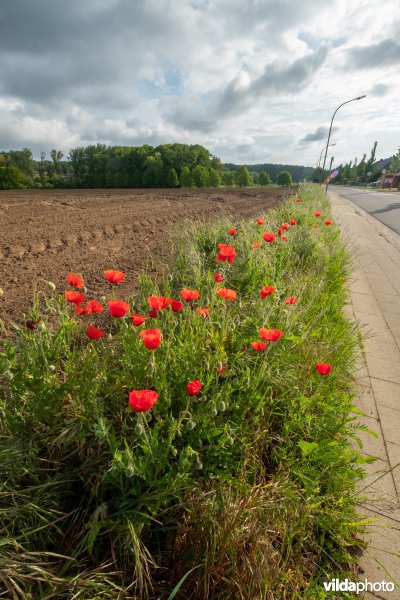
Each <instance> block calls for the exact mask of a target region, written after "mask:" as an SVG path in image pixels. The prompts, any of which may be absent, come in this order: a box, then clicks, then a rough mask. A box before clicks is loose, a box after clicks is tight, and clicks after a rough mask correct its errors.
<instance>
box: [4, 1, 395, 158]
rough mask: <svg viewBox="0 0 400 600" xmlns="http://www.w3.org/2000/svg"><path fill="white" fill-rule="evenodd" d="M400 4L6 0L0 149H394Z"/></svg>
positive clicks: (356, 152) (266, 154)
mask: <svg viewBox="0 0 400 600" xmlns="http://www.w3.org/2000/svg"><path fill="white" fill-rule="evenodd" d="M399 92H400V16H399V11H398V0H352V1H349V0H329V2H328V1H327V0H69V1H68V2H63V1H61V0H58V1H56V0H35V1H33V0H1V3H0V149H3V150H8V149H10V148H11V149H20V148H23V147H24V146H28V147H30V148H31V149H32V151H33V152H34V155H35V157H38V156H39V154H40V151H42V150H43V151H46V152H47V153H49V151H50V150H51V148H56V149H61V150H62V151H63V152H64V154H65V155H68V152H69V149H70V148H74V147H76V146H79V145H87V144H92V143H97V142H101V143H105V144H110V145H117V144H118V145H119V144H122V145H133V146H136V145H142V144H145V143H146V144H150V145H158V144H162V143H170V142H182V143H188V144H193V143H199V144H202V145H204V146H206V147H207V148H208V149H210V150H211V152H212V153H214V154H216V155H217V156H219V157H220V158H221V159H222V161H223V162H235V163H239V164H243V163H257V162H259V163H261V162H275V163H289V164H303V165H310V166H314V165H315V164H316V162H317V161H318V157H319V155H320V152H321V149H322V148H323V146H324V144H325V143H326V137H327V131H328V127H329V123H330V119H331V116H332V113H333V111H334V110H335V108H336V107H337V106H338V105H339V104H341V103H342V102H344V101H345V100H349V99H351V98H354V97H356V96H360V95H362V94H367V98H365V99H363V100H360V101H357V102H352V103H350V104H348V105H346V106H344V107H343V108H341V109H340V111H338V113H337V116H336V117H335V130H334V133H333V136H332V139H331V141H332V142H335V143H336V146H335V147H333V148H332V152H333V151H334V152H333V153H334V156H335V159H336V160H335V163H336V162H341V161H346V160H349V159H351V158H352V159H354V158H355V157H356V156H357V157H358V158H359V159H361V157H362V154H363V153H364V152H366V153H367V154H368V155H369V153H370V150H371V147H372V145H373V143H374V141H375V140H377V141H378V149H377V158H383V157H387V156H390V155H392V154H394V153H395V152H396V151H397V148H398V146H400V137H399V115H400V93H399Z"/></svg>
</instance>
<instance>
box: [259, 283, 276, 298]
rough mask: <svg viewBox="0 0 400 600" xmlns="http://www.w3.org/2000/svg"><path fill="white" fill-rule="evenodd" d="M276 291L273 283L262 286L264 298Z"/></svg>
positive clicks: (262, 296) (261, 293) (261, 294)
mask: <svg viewBox="0 0 400 600" xmlns="http://www.w3.org/2000/svg"><path fill="white" fill-rule="evenodd" d="M274 291H275V288H274V287H272V285H264V287H262V288H261V291H260V296H261V298H262V299H263V300H264V298H266V297H267V296H270V295H271V294H273V293H274Z"/></svg>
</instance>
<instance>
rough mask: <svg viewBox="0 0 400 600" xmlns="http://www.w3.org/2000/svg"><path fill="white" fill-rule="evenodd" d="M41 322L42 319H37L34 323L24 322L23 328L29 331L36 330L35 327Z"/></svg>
mask: <svg viewBox="0 0 400 600" xmlns="http://www.w3.org/2000/svg"><path fill="white" fill-rule="evenodd" d="M41 320H42V317H39V318H38V319H36V321H25V326H26V327H27V328H28V329H30V330H31V331H33V330H34V329H36V325H37V324H38V323H40V321H41Z"/></svg>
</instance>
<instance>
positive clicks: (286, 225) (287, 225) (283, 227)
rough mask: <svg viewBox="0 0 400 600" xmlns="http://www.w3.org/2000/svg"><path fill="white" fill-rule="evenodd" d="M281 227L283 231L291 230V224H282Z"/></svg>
mask: <svg viewBox="0 0 400 600" xmlns="http://www.w3.org/2000/svg"><path fill="white" fill-rule="evenodd" d="M281 227H282V229H286V230H288V229H289V223H282V225H281Z"/></svg>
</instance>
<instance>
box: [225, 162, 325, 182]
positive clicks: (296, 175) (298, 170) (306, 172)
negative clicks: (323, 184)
mask: <svg viewBox="0 0 400 600" xmlns="http://www.w3.org/2000/svg"><path fill="white" fill-rule="evenodd" d="M242 166H243V165H235V164H234V163H224V167H225V169H227V170H228V171H237V170H238V169H240V167H242ZM244 166H245V167H247V168H248V170H249V171H250V173H251V172H252V171H253V172H256V173H261V171H266V172H267V173H268V174H269V175H270V177H271V179H272V181H273V182H275V181H276V177H277V175H278V173H280V172H281V171H289V173H290V174H291V176H292V179H293V181H303V179H309V180H311V179H312V177H313V174H314V171H315V169H314V168H313V167H303V166H301V165H275V164H269V163H265V164H261V165H244Z"/></svg>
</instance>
